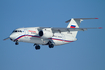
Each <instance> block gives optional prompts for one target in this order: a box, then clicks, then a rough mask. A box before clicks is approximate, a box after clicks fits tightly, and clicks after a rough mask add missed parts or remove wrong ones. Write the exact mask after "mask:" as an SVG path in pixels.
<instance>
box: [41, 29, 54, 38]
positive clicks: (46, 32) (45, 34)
mask: <svg viewBox="0 0 105 70" xmlns="http://www.w3.org/2000/svg"><path fill="white" fill-rule="evenodd" d="M39 36H40V37H41V38H51V37H52V36H53V33H52V30H51V28H44V29H42V30H41V31H39Z"/></svg>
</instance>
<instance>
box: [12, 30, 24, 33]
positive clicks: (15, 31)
mask: <svg viewBox="0 0 105 70" xmlns="http://www.w3.org/2000/svg"><path fill="white" fill-rule="evenodd" d="M14 32H22V31H21V30H14V31H13V32H12V33H14Z"/></svg>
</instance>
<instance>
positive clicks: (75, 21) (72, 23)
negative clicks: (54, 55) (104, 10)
mask: <svg viewBox="0 0 105 70" xmlns="http://www.w3.org/2000/svg"><path fill="white" fill-rule="evenodd" d="M86 19H98V18H72V19H70V20H68V21H66V23H68V22H69V24H68V26H67V28H79V26H80V23H81V21H83V20H86ZM77 33H78V31H70V34H72V36H73V37H76V35H77Z"/></svg>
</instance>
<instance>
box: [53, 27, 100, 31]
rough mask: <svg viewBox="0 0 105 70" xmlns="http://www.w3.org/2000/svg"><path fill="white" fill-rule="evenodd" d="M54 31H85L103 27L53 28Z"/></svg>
mask: <svg viewBox="0 0 105 70" xmlns="http://www.w3.org/2000/svg"><path fill="white" fill-rule="evenodd" d="M51 29H52V30H54V31H61V32H65V31H85V30H87V29H102V27H92V28H51Z"/></svg>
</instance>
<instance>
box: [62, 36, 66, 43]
mask: <svg viewBox="0 0 105 70" xmlns="http://www.w3.org/2000/svg"><path fill="white" fill-rule="evenodd" d="M65 39H66V38H65V35H64V34H62V40H63V41H62V42H63V43H65Z"/></svg>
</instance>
